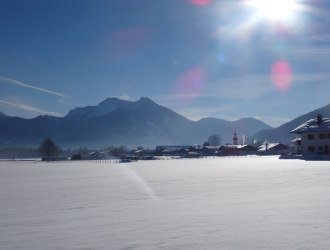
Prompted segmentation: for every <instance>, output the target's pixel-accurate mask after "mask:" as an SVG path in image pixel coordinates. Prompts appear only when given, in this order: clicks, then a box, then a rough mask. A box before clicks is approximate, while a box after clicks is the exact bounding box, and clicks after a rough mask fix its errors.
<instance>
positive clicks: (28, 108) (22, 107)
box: [0, 100, 62, 116]
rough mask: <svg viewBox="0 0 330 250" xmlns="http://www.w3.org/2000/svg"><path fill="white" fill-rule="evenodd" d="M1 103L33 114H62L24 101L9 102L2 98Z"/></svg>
mask: <svg viewBox="0 0 330 250" xmlns="http://www.w3.org/2000/svg"><path fill="white" fill-rule="evenodd" d="M0 104H4V105H7V106H10V107H14V108H16V109H19V110H23V111H27V112H29V113H33V114H37V115H52V116H62V115H61V114H59V113H55V112H50V111H46V110H42V109H39V108H36V107H32V106H30V105H26V104H22V103H12V102H7V101H4V100H0Z"/></svg>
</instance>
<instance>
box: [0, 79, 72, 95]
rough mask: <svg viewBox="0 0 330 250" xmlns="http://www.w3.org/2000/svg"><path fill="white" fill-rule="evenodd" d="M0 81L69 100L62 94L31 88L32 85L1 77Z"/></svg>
mask: <svg viewBox="0 0 330 250" xmlns="http://www.w3.org/2000/svg"><path fill="white" fill-rule="evenodd" d="M0 81H3V82H7V83H9V84H13V85H17V86H21V87H24V88H29V89H34V90H37V91H40V92H44V93H48V94H52V95H56V96H59V97H62V98H70V97H69V96H67V95H65V94H62V93H60V92H56V91H52V90H48V89H43V88H39V87H36V86H33V85H29V84H26V83H23V82H20V81H17V80H15V79H11V78H7V77H3V76H0Z"/></svg>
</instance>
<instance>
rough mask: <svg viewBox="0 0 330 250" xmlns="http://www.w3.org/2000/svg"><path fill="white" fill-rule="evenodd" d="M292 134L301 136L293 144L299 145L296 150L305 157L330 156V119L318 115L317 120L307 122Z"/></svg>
mask: <svg viewBox="0 0 330 250" xmlns="http://www.w3.org/2000/svg"><path fill="white" fill-rule="evenodd" d="M290 133H296V134H298V135H300V140H299V139H295V140H294V141H293V143H294V145H295V144H297V145H295V148H297V149H298V150H299V152H301V153H302V154H303V155H311V154H325V155H329V154H330V151H329V148H330V118H323V117H322V116H321V115H317V117H316V118H314V119H311V120H308V121H306V122H305V123H303V124H302V125H300V126H299V127H297V128H295V129H293V130H292V131H291V132H290ZM296 153H298V152H296Z"/></svg>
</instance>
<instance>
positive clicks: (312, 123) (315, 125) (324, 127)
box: [290, 118, 330, 134]
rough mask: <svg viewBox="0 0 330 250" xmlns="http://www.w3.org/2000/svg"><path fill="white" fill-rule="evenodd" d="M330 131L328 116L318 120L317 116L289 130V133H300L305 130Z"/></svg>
mask: <svg viewBox="0 0 330 250" xmlns="http://www.w3.org/2000/svg"><path fill="white" fill-rule="evenodd" d="M323 131H330V118H322V121H321V122H319V121H318V119H317V118H314V119H310V120H308V121H307V122H305V123H303V124H301V125H300V126H299V127H297V128H295V129H293V130H291V131H290V133H297V134H302V133H306V132H323Z"/></svg>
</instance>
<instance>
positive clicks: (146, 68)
mask: <svg viewBox="0 0 330 250" xmlns="http://www.w3.org/2000/svg"><path fill="white" fill-rule="evenodd" d="M0 32H1V39H0V111H2V112H4V113H6V114H8V115H11V116H19V117H24V118H33V117H36V116H38V115H53V116H65V115H66V114H67V113H68V112H69V110H70V109H72V108H75V107H77V106H80V107H83V106H88V105H97V104H98V103H100V102H101V101H103V100H104V99H106V98H109V97H118V98H121V99H125V100H131V101H135V100H138V99H139V98H140V97H149V98H151V99H152V100H154V101H155V102H156V103H158V104H160V105H163V106H165V107H168V108H170V109H172V110H174V111H176V112H178V113H179V114H182V115H184V116H186V117H187V118H189V119H192V120H198V119H201V118H203V117H216V118H221V119H226V120H236V119H239V118H244V117H255V118H258V119H260V120H262V121H264V122H266V123H268V124H269V125H271V126H275V127H276V126H279V125H281V124H283V123H285V122H287V121H290V120H291V119H293V118H296V117H297V116H299V115H302V114H305V113H307V112H310V111H312V110H314V109H316V108H320V107H322V106H325V105H327V104H329V103H330V100H329V99H330V95H329V93H330V81H329V80H330V70H329V69H330V3H329V1H326V0H276V1H275V0H267V1H266V0H264V1H263V0H237V1H234V0H231V1H230V0H166V1H160V0H159V1H157V0H107V1H106V0H57V1H50V0H29V1H25V0H1V8H0Z"/></svg>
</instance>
